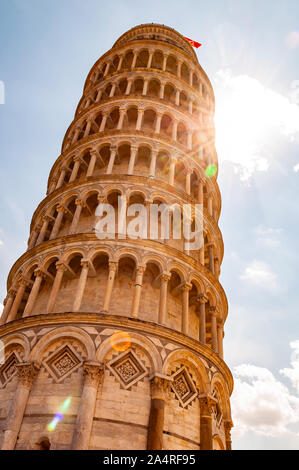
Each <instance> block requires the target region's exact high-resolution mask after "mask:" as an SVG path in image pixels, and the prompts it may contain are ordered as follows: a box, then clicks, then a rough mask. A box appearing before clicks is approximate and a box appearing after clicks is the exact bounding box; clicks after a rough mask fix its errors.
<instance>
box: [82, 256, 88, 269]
mask: <svg viewBox="0 0 299 470" xmlns="http://www.w3.org/2000/svg"><path fill="white" fill-rule="evenodd" d="M80 264H81V266H82V268H89V266H90V261H89V259H86V258H82V259H81V261H80Z"/></svg>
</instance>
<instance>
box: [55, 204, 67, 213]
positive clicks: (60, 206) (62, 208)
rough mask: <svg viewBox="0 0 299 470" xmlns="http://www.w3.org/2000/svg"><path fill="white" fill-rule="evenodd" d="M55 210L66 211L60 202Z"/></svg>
mask: <svg viewBox="0 0 299 470" xmlns="http://www.w3.org/2000/svg"><path fill="white" fill-rule="evenodd" d="M56 210H57V212H63V213H66V207H65V206H63V205H62V204H59V205H58V206H57V207H56Z"/></svg>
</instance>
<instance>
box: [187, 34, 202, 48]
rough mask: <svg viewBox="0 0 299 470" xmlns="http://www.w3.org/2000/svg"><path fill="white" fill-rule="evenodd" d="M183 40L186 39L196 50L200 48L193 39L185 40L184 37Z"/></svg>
mask: <svg viewBox="0 0 299 470" xmlns="http://www.w3.org/2000/svg"><path fill="white" fill-rule="evenodd" d="M184 37H185V36H184ZM185 39H187V41H188V42H189V43H190V44H191V46H193V47H196V49H198V48H199V47H200V46H202V44H200V43H199V42H196V41H193V39H189V38H186V37H185Z"/></svg>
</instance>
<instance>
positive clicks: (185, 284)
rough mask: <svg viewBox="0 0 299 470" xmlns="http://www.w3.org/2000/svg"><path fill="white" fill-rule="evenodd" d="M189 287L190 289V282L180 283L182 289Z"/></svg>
mask: <svg viewBox="0 0 299 470" xmlns="http://www.w3.org/2000/svg"><path fill="white" fill-rule="evenodd" d="M191 289H192V284H191V283H190V282H185V283H184V284H182V285H181V290H182V291H189V290H191Z"/></svg>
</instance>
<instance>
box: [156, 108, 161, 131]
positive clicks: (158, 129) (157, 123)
mask: <svg viewBox="0 0 299 470" xmlns="http://www.w3.org/2000/svg"><path fill="white" fill-rule="evenodd" d="M161 120H162V113H159V112H158V113H157V119H156V126H155V134H160V129H161Z"/></svg>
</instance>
